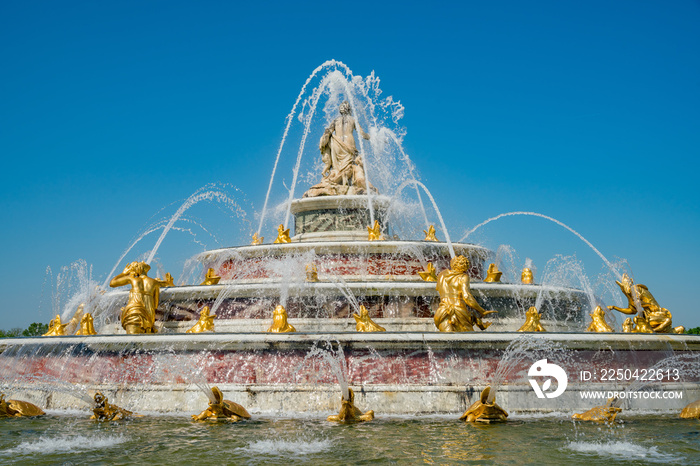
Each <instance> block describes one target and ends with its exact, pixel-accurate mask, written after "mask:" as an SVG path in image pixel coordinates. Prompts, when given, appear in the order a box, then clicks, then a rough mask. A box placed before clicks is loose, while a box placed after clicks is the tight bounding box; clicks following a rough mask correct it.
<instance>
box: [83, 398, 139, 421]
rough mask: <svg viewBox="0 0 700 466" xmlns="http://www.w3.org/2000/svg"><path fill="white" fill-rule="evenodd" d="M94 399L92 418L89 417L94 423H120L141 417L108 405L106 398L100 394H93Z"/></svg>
mask: <svg viewBox="0 0 700 466" xmlns="http://www.w3.org/2000/svg"><path fill="white" fill-rule="evenodd" d="M94 399H95V405H94V406H93V408H92V416H90V419H94V420H96V421H121V420H124V419H129V418H131V417H141V416H140V415H138V414H134V413H132V412H131V411H129V410H126V409H124V408H120V407H119V406H117V405H113V404H111V403H109V401H108V400H107V397H106V396H104V395H103V394H102V393H101V392H97V393H95V397H94Z"/></svg>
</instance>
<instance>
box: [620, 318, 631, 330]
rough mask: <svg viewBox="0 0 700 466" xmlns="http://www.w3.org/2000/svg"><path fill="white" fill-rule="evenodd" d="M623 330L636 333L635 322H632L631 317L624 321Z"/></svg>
mask: <svg viewBox="0 0 700 466" xmlns="http://www.w3.org/2000/svg"><path fill="white" fill-rule="evenodd" d="M622 332H623V333H634V322H632V318H631V317H628V318H626V319H625V321H624V322H622Z"/></svg>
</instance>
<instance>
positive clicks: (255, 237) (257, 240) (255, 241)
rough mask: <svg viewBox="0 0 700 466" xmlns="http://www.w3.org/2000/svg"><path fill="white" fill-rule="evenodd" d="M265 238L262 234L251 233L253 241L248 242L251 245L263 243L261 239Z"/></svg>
mask: <svg viewBox="0 0 700 466" xmlns="http://www.w3.org/2000/svg"><path fill="white" fill-rule="evenodd" d="M264 239H265V237H264V236H260V235H258V234H257V233H253V241H252V242H251V243H250V244H251V245H253V246H257V245H259V244H263V240H264Z"/></svg>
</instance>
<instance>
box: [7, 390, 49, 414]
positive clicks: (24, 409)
mask: <svg viewBox="0 0 700 466" xmlns="http://www.w3.org/2000/svg"><path fill="white" fill-rule="evenodd" d="M44 414H46V413H45V412H44V410H43V409H41V408H40V407H38V406H37V405H35V404H33V403H30V402H28V401H22V400H5V394H4V393H0V418H3V417H31V416H43V415H44Z"/></svg>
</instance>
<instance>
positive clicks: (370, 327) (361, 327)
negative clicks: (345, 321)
mask: <svg viewBox="0 0 700 466" xmlns="http://www.w3.org/2000/svg"><path fill="white" fill-rule="evenodd" d="M352 316H353V317H354V318H355V321H356V322H357V325H355V330H357V331H358V332H386V329H385V328H384V327H382V326H381V325H378V324H377V323H375V322H374V321H373V320H372V318H371V317H370V316H369V311H368V310H367V308H366V307H364V306H360V314H359V315H358V314H357V313H354V314H353V315H352Z"/></svg>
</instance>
